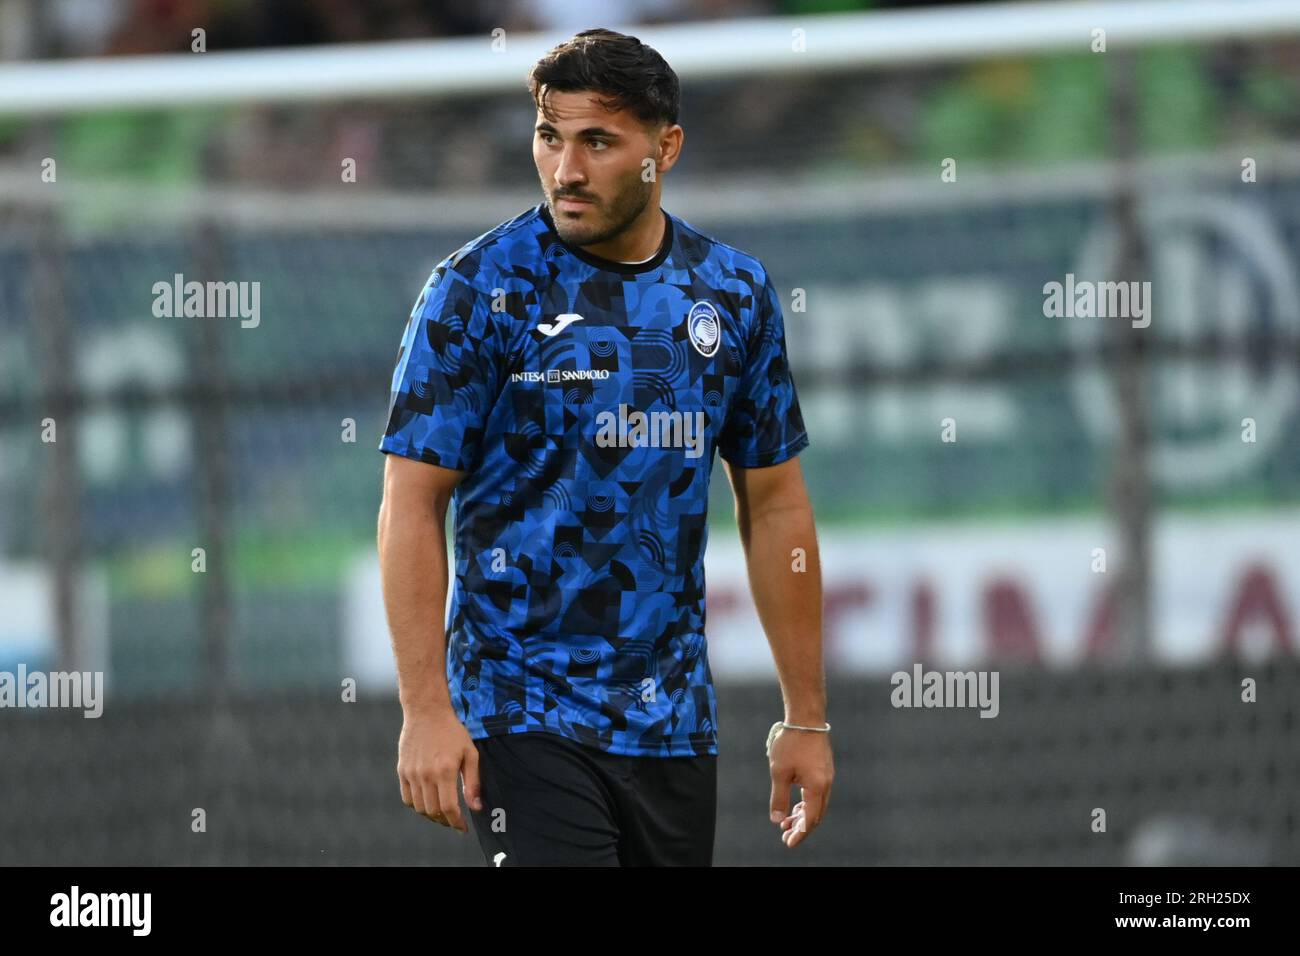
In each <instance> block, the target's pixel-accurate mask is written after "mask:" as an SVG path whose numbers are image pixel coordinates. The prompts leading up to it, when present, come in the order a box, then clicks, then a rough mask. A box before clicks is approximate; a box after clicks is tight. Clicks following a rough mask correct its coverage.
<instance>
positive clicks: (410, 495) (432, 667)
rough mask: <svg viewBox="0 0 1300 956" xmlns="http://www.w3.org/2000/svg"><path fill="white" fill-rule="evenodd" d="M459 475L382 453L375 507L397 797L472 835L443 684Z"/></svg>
mask: <svg viewBox="0 0 1300 956" xmlns="http://www.w3.org/2000/svg"><path fill="white" fill-rule="evenodd" d="M463 477H464V472H460V471H453V470H451V469H448V468H441V467H439V466H437V465H430V464H426V463H424V462H420V461H414V460H412V459H410V458H405V457H402V456H401V455H394V454H390V455H386V456H385V463H384V495H383V501H382V503H381V504H380V507H379V571H380V577H381V580H382V586H383V594H384V609H385V612H386V614H387V617H388V628H389V633H390V634H391V636H392V644H393V656H394V658H395V660H396V662H397V687H398V698H399V700H400V701H401V705H402V718H403V722H402V735H401V738H400V740H399V743H398V762H397V776H398V779H399V781H400V784H401V790H402V802H403V803H405V804H406V805H407V806H408V807H413V808H414V809H415V810H416V811H417V812H419V813H422V814H424V815H425V816H427V817H429V818H430V819H431V820H434V821H435V822H438V823H444V824H445V825H447V826H452V827H455V828H456V829H458V830H461V831H462V832H466V833H467V832H469V828H468V825H467V824H466V823H465V821H464V820H463V818H462V816H461V812H460V800H459V798H458V796H457V789H456V780H457V777H458V776H459V775H462V774H463V775H464V778H465V799H466V800H467V801H468V802H469V804H470V806H472V807H474V809H476V810H477V809H481V798H480V793H479V779H478V750H477V748H475V746H474V743H473V741H472V740H471V739H470V736H469V732H468V731H467V730H466V729H465V726H464V725H463V724H462V723H461V722H460V719H459V718H458V717H457V716H456V713H455V711H454V710H453V709H452V706H451V696H450V694H449V692H448V688H447V676H446V675H447V635H446V629H445V620H446V618H445V615H446V606H447V581H448V564H447V540H446V527H447V524H446V522H447V509H448V506H449V504H450V502H451V495H452V491H453V490H454V489H455V487H456V485H457V484H458V483H459V482H460V480H461V479H462V478H463Z"/></svg>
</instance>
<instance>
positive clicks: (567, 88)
mask: <svg viewBox="0 0 1300 956" xmlns="http://www.w3.org/2000/svg"><path fill="white" fill-rule="evenodd" d="M583 90H587V91H590V92H592V93H596V94H598V96H599V102H600V104H601V106H603V107H605V108H606V109H608V110H620V109H629V110H631V111H632V113H633V114H634V115H635V116H637V117H638V118H639V119H640V120H641V121H642V122H644V123H646V124H647V125H655V124H659V123H668V124H670V125H671V124H673V123H676V122H677V110H678V107H679V105H680V100H681V87H680V85H679V84H678V82H677V74H676V73H674V72H673V68H672V67H670V66H669V65H668V63H667V61H666V60H664V58H663V57H662V56H660V55H659V54H658V53H657V52H656V51H655V50H653V49H651V48H650V47H648V46H646V45H645V44H644V43H642V42H641V41H640V40H638V39H637V38H636V37H632V36H627V35H625V34H622V33H615V32H614V31H613V30H606V29H603V28H597V29H595V30H584V31H583V32H582V33H579V34H577V35H575V36H574V37H573V38H572V39H569V40H565V41H564V42H563V43H561V44H560V45H559V46H557V47H556V48H555V49H553V50H551V52H549V53H547V54H546V56H544V57H542V58H541V59H540V60H538V61H537V63H536V64H535V65H534V66H533V68H532V70H531V71H529V74H528V92H529V93H531V94H532V96H533V102H534V103H536V104H537V108H538V109H539V110H541V111H542V115H543V116H545V117H546V118H547V119H552V118H553V117H552V116H551V114H550V112H549V109H548V106H547V104H546V103H545V98H546V95H547V94H548V93H549V92H550V91H557V92H561V93H575V92H579V91H583Z"/></svg>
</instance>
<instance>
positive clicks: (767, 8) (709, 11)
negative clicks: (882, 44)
mask: <svg viewBox="0 0 1300 956" xmlns="http://www.w3.org/2000/svg"><path fill="white" fill-rule="evenodd" d="M912 5H916V0H910V2H907V0H598V2H597V0H474V2H473V3H460V2H455V0H0V8H3V7H8V8H9V13H8V14H7V17H6V20H5V24H4V25H5V27H6V30H5V32H6V33H8V34H9V35H10V38H11V40H10V42H9V43H8V44H6V45H5V47H4V48H2V49H0V53H2V54H3V55H4V56H6V57H7V58H11V59H12V58H26V59H29V58H36V57H49V56H103V55H108V56H112V55H119V54H135V53H159V52H169V51H172V52H175V51H184V50H187V49H189V46H190V31H191V30H193V28H194V27H195V26H202V27H203V28H204V29H205V30H206V31H207V34H208V37H207V39H208V43H209V45H210V48H211V49H223V50H229V49H241V48H248V47H274V46H294V45H298V44H319V43H355V42H362V41H370V40H395V39H408V38H411V37H425V38H428V37H448V36H464V35H473V34H479V33H482V34H486V33H488V32H490V31H491V30H492V29H494V28H496V27H501V28H504V29H506V30H507V31H509V30H519V31H533V30H573V31H574V32H578V31H579V30H583V29H586V28H588V27H591V26H611V27H612V26H616V25H633V24H652V23H668V22H682V21H692V20H725V19H728V18H732V17H741V16H753V15H774V14H782V13H820V12H830V11H846V10H863V9H868V8H872V7H880V6H912Z"/></svg>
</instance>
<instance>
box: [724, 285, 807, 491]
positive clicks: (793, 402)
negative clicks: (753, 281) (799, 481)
mask: <svg viewBox="0 0 1300 956" xmlns="http://www.w3.org/2000/svg"><path fill="white" fill-rule="evenodd" d="M750 336H751V337H750V345H749V348H748V350H747V354H746V356H745V367H744V369H743V370H742V372H741V376H740V383H739V385H738V386H737V390H736V395H735V397H734V399H733V401H732V403H731V412H730V414H729V415H728V417H727V421H726V424H725V425H724V426H723V429H722V437H721V439H720V441H719V448H718V453H719V454H720V455H721V456H722V457H723V458H725V459H726V460H727V461H729V462H730V463H731V464H733V465H735V466H737V467H738V468H764V467H766V466H768V465H779V464H780V463H781V462H783V461H786V460H787V459H790V458H793V457H794V456H795V455H797V454H799V452H801V451H803V450H804V449H805V448H807V447H808V444H809V442H808V433H807V431H806V430H805V428H804V423H803V415H802V414H801V412H800V410H799V397H798V395H797V394H796V392H795V387H794V376H793V375H792V374H791V372H790V363H789V360H788V358H787V356H786V348H785V320H784V318H783V317H782V315H781V301H780V299H779V298H778V297H777V294H776V289H775V288H774V287H773V285H772V280H771V278H770V277H767V276H766V275H765V277H764V280H763V289H762V292H761V293H760V294H759V296H758V300H757V302H756V303H755V316H754V324H753V326H752V327H751V333H750Z"/></svg>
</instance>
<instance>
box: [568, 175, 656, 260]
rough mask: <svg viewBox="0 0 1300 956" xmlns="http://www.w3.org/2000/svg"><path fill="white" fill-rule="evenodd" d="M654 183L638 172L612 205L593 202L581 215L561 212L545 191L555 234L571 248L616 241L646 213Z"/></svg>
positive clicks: (622, 186) (616, 195) (617, 195)
mask: <svg viewBox="0 0 1300 956" xmlns="http://www.w3.org/2000/svg"><path fill="white" fill-rule="evenodd" d="M653 185H654V184H653V183H647V182H644V181H643V180H642V179H641V174H640V173H636V174H634V175H633V176H632V177H630V178H629V179H628V180H627V182H625V183H623V184H621V188H620V189H618V191H617V192H616V193H615V194H614V197H613V199H611V200H609V201H608V203H606V202H605V201H603V200H601V201H593V202H592V204H591V205H590V206H588V207H587V208H586V209H584V210H583V212H582V214H581V215H580V216H577V217H575V216H573V215H572V214H571V213H568V212H566V211H564V210H562V209H557V208H556V206H555V203H554V201H553V200H552V198H551V194H550V193H547V192H546V191H545V189H543V193H544V194H545V195H546V204H547V206H549V207H550V210H551V221H552V222H554V223H555V231H556V232H557V233H559V234H560V238H561V239H563V240H564V241H565V242H567V243H568V244H569V245H571V246H594V245H598V244H600V243H603V242H609V241H610V240H611V239H616V238H618V237H619V236H620V235H622V234H623V232H624V231H626V230H627V228H628V227H629V226H631V225H632V223H633V222H635V221H636V218H637V217H638V216H640V215H641V213H643V212H644V211H645V207H646V206H647V205H649V203H650V197H651V196H652V194H653V188H652V187H653Z"/></svg>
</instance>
